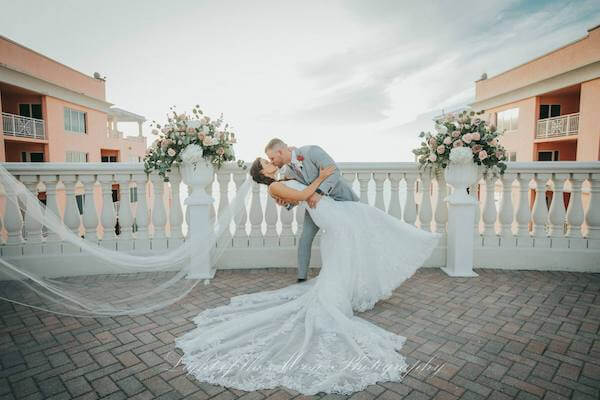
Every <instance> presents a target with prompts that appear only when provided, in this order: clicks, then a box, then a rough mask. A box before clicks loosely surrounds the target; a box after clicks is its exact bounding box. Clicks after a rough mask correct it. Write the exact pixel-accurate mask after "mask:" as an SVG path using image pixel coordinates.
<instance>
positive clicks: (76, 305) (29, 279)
mask: <svg viewBox="0 0 600 400" xmlns="http://www.w3.org/2000/svg"><path fill="white" fill-rule="evenodd" d="M251 187H252V181H251V178H250V177H248V178H247V179H246V181H245V182H244V183H243V184H242V185H241V186H240V188H239V189H238V191H237V193H236V195H235V196H234V198H233V199H232V201H231V202H230V204H229V206H228V207H227V208H225V209H224V210H222V211H221V212H220V213H219V216H218V218H217V220H216V221H215V224H214V227H213V229H208V230H207V232H208V233H207V235H206V237H203V238H201V240H205V241H208V242H209V246H201V248H199V246H192V245H191V242H190V241H185V242H184V243H183V244H182V245H181V246H179V247H177V248H175V249H169V250H165V251H164V252H161V253H156V252H152V253H150V252H148V253H147V254H130V253H125V252H121V251H116V250H111V249H107V248H104V247H101V246H98V244H97V243H94V242H91V241H89V240H85V239H83V238H81V237H79V236H78V235H77V234H75V233H73V232H72V231H71V230H70V229H69V228H68V227H67V226H66V225H65V224H64V223H63V222H62V220H61V217H60V216H59V215H56V214H55V213H54V212H52V210H50V209H49V208H46V207H45V205H44V204H43V203H41V202H40V201H39V200H38V198H37V196H36V195H34V194H33V193H32V192H31V191H29V190H28V189H27V188H26V187H25V186H24V185H23V184H22V183H21V182H20V181H19V180H17V179H16V178H15V177H14V176H13V175H11V174H10V172H8V170H7V169H6V168H5V167H4V166H2V165H0V199H1V200H3V216H4V217H5V218H6V217H7V216H10V217H11V218H13V219H15V218H16V219H17V220H19V221H22V220H23V216H24V215H26V216H27V219H28V221H34V222H35V223H37V224H38V225H39V226H44V227H45V228H46V230H47V231H48V233H49V234H50V233H51V234H52V235H53V236H54V237H57V238H59V239H58V240H59V241H60V242H62V244H63V245H64V244H68V245H69V246H70V247H71V248H72V249H74V250H73V251H72V252H71V253H69V255H70V256H73V253H74V254H75V256H76V257H79V258H80V259H81V275H78V276H69V277H64V278H63V277H58V278H50V277H48V276H47V275H51V274H49V273H48V274H44V273H40V272H39V270H38V269H36V268H33V261H34V260H35V259H36V258H37V260H38V263H39V258H40V257H42V256H43V255H19V256H13V257H8V256H3V257H1V258H0V299H3V300H6V301H9V302H12V303H15V304H20V305H24V306H29V307H33V308H37V309H40V310H45V311H49V312H54V313H59V314H64V315H70V316H77V317H82V316H89V317H94V316H115V315H136V314H143V313H147V312H150V311H154V310H157V309H161V308H163V307H166V306H168V305H170V304H172V303H175V302H176V301H178V300H180V299H181V298H183V297H185V296H186V295H187V294H188V293H189V292H190V291H191V290H192V289H193V288H194V287H195V286H196V285H197V284H198V283H199V282H200V280H197V279H188V278H187V275H188V273H189V272H190V271H192V270H193V269H194V268H195V267H198V266H197V265H195V264H194V263H193V260H204V259H206V257H205V256H206V254H201V252H210V260H211V265H214V263H215V262H216V261H217V260H218V259H219V257H220V256H221V255H222V254H223V251H224V249H225V248H226V247H227V246H226V243H225V242H226V241H227V240H229V239H228V237H229V235H227V234H226V233H227V232H228V231H229V229H230V226H231V223H232V220H233V218H234V217H235V216H236V215H237V213H239V212H240V210H241V209H242V206H244V205H245V204H246V202H247V200H248V198H249V196H248V194H249V193H250V189H251ZM19 240H20V239H17V240H15V239H14V238H9V243H8V244H7V245H5V246H4V248H6V247H7V246H11V245H15V246H16V247H17V248H18V246H19V245H20V244H21V243H19ZM25 240H27V238H25ZM11 241H12V242H13V244H11V243H10V242H11ZM14 242H16V243H14ZM203 249H204V250H203ZM48 257H50V256H48ZM53 257H60V255H56V256H53ZM94 265H96V266H97V265H102V267H103V270H106V269H109V270H110V271H111V273H110V274H102V275H98V274H97V272H95V271H94V269H93V268H94Z"/></svg>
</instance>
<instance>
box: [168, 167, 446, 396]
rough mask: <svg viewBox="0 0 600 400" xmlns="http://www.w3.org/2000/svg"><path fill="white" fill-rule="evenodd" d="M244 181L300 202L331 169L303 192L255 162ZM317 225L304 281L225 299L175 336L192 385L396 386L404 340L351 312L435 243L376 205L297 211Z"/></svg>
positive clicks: (366, 305)
mask: <svg viewBox="0 0 600 400" xmlns="http://www.w3.org/2000/svg"><path fill="white" fill-rule="evenodd" d="M252 170H253V171H258V172H256V173H255V174H253V176H252V178H253V179H254V181H256V182H258V183H264V184H268V190H269V193H270V194H271V196H275V197H279V198H282V199H284V200H288V201H290V202H295V201H300V202H303V201H306V200H307V199H308V198H309V197H310V196H311V195H312V194H313V193H314V192H315V190H316V189H317V188H318V187H319V185H320V183H321V182H323V180H325V179H326V178H327V177H328V176H329V175H331V174H332V173H333V172H334V170H335V167H334V166H329V167H326V168H321V170H320V175H319V177H318V178H317V179H316V180H315V181H314V182H312V183H311V184H310V185H308V186H307V185H304V184H302V183H300V182H298V181H295V180H285V181H278V180H277V179H276V174H277V170H278V169H277V167H276V166H274V165H273V164H271V163H270V162H269V161H267V160H265V159H262V158H258V159H257V160H256V161H255V163H254V167H253V168H252ZM307 210H308V212H309V213H310V216H311V217H312V219H313V220H314V222H315V224H316V225H317V226H319V228H321V231H322V232H323V233H322V237H321V241H320V249H321V259H322V267H321V270H320V273H319V275H318V276H317V277H315V278H314V279H310V280H308V281H305V282H301V283H296V284H293V285H290V286H287V287H284V288H282V289H277V290H269V291H262V292H257V293H251V294H244V295H240V296H235V297H233V298H232V299H231V301H230V304H228V305H224V306H219V307H216V308H213V309H207V310H204V311H202V312H201V313H200V314H198V315H197V316H196V317H195V318H194V322H195V323H196V325H197V327H196V329H194V330H192V331H189V332H187V333H186V334H184V335H183V336H181V337H179V338H177V339H176V346H177V347H179V348H181V349H182V350H183V356H182V357H181V359H180V362H182V363H183V364H185V368H186V369H187V371H188V373H191V374H192V375H194V376H195V377H196V378H197V379H198V380H199V381H203V382H208V383H212V384H218V385H223V386H226V387H231V388H236V389H240V390H247V391H253V390H258V389H270V388H275V387H277V386H285V387H287V388H290V389H293V390H296V391H298V392H300V393H302V394H305V395H313V394H317V393H319V392H326V393H341V394H350V393H353V392H356V391H360V390H363V389H364V388H366V387H367V386H368V385H371V384H374V383H376V382H386V381H399V380H401V379H402V377H403V375H404V374H405V371H406V370H407V367H408V365H407V363H406V361H405V358H404V357H403V356H402V355H401V354H400V353H399V352H398V351H399V350H400V349H401V348H402V346H403V344H404V342H405V339H406V338H405V337H403V336H400V335H397V334H395V333H392V332H389V331H387V330H385V329H383V328H380V327H379V326H377V325H374V324H373V323H371V322H368V321H366V320H364V319H362V318H360V317H358V316H355V315H354V311H365V310H369V309H371V308H373V306H374V305H375V303H376V302H377V301H379V300H382V299H387V298H389V297H391V295H392V291H393V290H394V289H396V288H397V287H398V286H400V284H401V283H402V282H404V281H405V280H406V279H408V278H409V277H410V276H411V275H413V273H414V272H415V271H416V270H417V269H418V268H419V267H420V266H421V265H422V264H423V263H424V262H425V261H426V260H427V259H428V258H429V257H430V255H431V254H432V252H433V250H434V249H435V248H436V246H437V245H438V242H439V239H440V238H441V237H442V235H441V234H439V233H432V232H427V231H424V230H421V229H418V228H416V227H414V226H413V225H410V224H408V223H406V222H404V221H401V220H399V219H397V218H395V217H392V216H390V215H388V214H386V213H385V212H383V211H381V210H379V209H378V208H375V207H372V206H369V205H367V204H364V203H360V202H354V201H335V200H333V199H332V198H330V197H327V196H324V197H323V198H322V200H321V201H319V202H318V203H317V205H316V207H315V208H307Z"/></svg>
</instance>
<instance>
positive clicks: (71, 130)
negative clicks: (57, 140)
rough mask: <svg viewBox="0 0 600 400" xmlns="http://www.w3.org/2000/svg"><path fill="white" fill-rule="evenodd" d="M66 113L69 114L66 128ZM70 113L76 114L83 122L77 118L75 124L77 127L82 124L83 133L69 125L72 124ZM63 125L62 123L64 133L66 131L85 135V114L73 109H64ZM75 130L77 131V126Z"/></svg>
mask: <svg viewBox="0 0 600 400" xmlns="http://www.w3.org/2000/svg"><path fill="white" fill-rule="evenodd" d="M67 113H68V114H69V124H68V126H67V118H66V115H67ZM72 113H76V115H78V116H81V119H82V120H83V121H82V120H80V119H79V117H77V123H78V125H79V124H81V122H83V131H81V130H74V129H73V126H72V125H71V123H72V122H73V116H72V115H71V114H72ZM63 123H64V128H65V131H67V132H72V133H79V134H86V133H87V113H86V112H85V111H80V110H75V109H73V108H69V107H65V109H64V112H63ZM77 128H78V129H79V126H78V127H77Z"/></svg>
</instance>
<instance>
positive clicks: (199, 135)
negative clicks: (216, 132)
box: [198, 132, 206, 141]
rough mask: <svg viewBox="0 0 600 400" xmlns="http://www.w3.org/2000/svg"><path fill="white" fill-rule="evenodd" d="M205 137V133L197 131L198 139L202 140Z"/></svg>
mask: <svg viewBox="0 0 600 400" xmlns="http://www.w3.org/2000/svg"><path fill="white" fill-rule="evenodd" d="M205 137H206V135H205V134H204V133H202V132H198V139H200V140H201V141H204V138H205Z"/></svg>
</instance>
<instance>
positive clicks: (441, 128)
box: [435, 124, 448, 135]
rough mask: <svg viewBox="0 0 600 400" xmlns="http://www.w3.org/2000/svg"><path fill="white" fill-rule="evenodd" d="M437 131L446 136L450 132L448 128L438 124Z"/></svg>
mask: <svg viewBox="0 0 600 400" xmlns="http://www.w3.org/2000/svg"><path fill="white" fill-rule="evenodd" d="M435 130H436V131H438V132H439V133H442V134H444V135H445V134H446V133H447V132H448V128H446V127H445V126H444V125H441V124H436V125H435Z"/></svg>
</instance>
